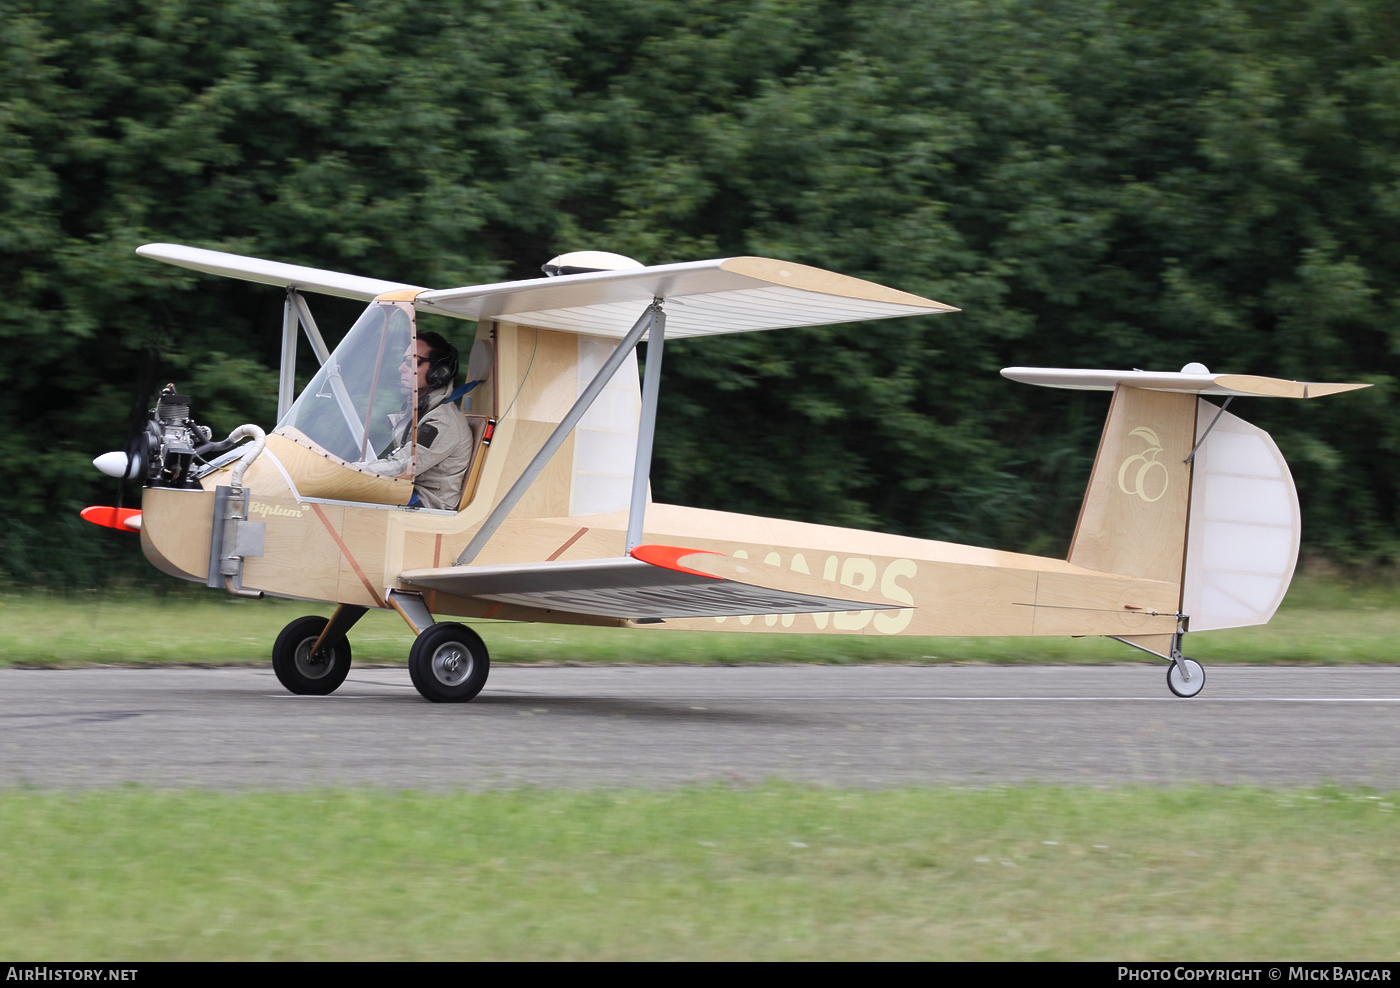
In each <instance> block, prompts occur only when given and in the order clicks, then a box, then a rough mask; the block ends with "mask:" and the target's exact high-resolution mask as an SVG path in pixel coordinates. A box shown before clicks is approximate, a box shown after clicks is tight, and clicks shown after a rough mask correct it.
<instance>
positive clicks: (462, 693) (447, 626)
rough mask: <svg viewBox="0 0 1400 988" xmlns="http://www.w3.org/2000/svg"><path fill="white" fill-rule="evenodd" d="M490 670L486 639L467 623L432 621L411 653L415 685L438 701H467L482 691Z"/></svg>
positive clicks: (410, 671)
mask: <svg viewBox="0 0 1400 988" xmlns="http://www.w3.org/2000/svg"><path fill="white" fill-rule="evenodd" d="M490 672H491V658H490V656H489V655H487V654H486V643H485V642H483V641H482V640H481V636H480V635H478V634H477V633H476V632H475V631H473V630H472V629H471V628H468V627H467V626H466V625H464V624H455V623H451V622H443V623H439V624H434V625H432V626H431V627H429V628H427V629H426V630H425V631H423V633H422V634H420V635H419V636H418V637H417V638H415V639H414V640H413V649H412V650H411V651H410V652H409V653H408V674H409V676H410V677H412V679H413V685H414V686H416V687H417V688H418V692H419V693H422V694H423V696H424V697H425V698H427V699H429V700H432V701H433V702H434V703H466V702H467V701H468V700H470V699H471V698H472V697H474V696H476V695H477V694H478V693H480V692H481V688H482V687H483V686H485V685H486V677H487V676H488V675H489V674H490Z"/></svg>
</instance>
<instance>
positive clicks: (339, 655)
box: [272, 615, 350, 696]
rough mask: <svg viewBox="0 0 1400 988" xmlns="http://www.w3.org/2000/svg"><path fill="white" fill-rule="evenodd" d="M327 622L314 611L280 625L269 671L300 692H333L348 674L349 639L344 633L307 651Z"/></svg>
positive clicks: (284, 683) (320, 694)
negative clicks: (312, 650) (318, 648)
mask: <svg viewBox="0 0 1400 988" xmlns="http://www.w3.org/2000/svg"><path fill="white" fill-rule="evenodd" d="M327 623H328V622H327V620H326V619H325V618H323V617H316V616H314V615H313V616H310V617H301V618H297V619H296V620H295V621H293V622H292V623H291V624H289V625H287V626H286V627H285V628H283V629H282V633H281V634H280V635H278V636H277V642H276V644H274V645H273V646H272V671H273V672H275V673H277V680H278V682H280V683H281V684H282V685H283V686H285V687H287V689H288V690H290V691H291V692H293V693H296V694H298V695H300V696H326V695H327V694H329V693H334V692H335V691H336V689H338V688H339V686H340V684H341V683H343V682H345V677H346V676H348V675H350V643H349V642H348V641H346V640H345V636H344V635H342V636H341V637H340V638H338V639H336V640H335V641H329V642H327V643H326V644H325V645H323V646H322V648H321V651H320V653H319V654H317V655H312V654H311V646H313V645H315V644H316V639H317V638H319V637H321V632H322V631H324V630H325V628H326V625H327Z"/></svg>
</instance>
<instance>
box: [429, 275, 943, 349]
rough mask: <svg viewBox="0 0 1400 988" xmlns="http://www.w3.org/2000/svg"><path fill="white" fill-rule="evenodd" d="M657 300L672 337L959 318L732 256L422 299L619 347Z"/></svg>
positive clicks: (914, 300)
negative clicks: (610, 340) (909, 318)
mask: <svg viewBox="0 0 1400 988" xmlns="http://www.w3.org/2000/svg"><path fill="white" fill-rule="evenodd" d="M652 299H663V300H664V301H665V302H666V335H667V336H668V337H680V336H708V335H711V334H715V333H744V332H751V331H753V330H759V329H782V328H788V327H795V326H820V325H825V324H827V323H841V322H859V321H861V320H864V319H891V318H895V317H898V316H921V315H928V314H930V313H935V312H957V311H958V310H957V309H955V308H953V306H951V305H944V304H943V303H942V302H935V301H933V300H932V299H927V298H921V297H920V296H918V295H910V294H909V293H908V292H901V291H896V290H895V289H893V288H886V287H884V286H883V285H877V284H875V283H874V282H870V281H862V280H860V279H859V278H849V277H847V276H846V275H841V274H834V273H832V272H830V271H823V270H821V269H820V268H812V267H808V266H807V265H805V264H793V263H792V262H790V261H775V260H772V259H771V258H766V257H730V258H719V259H717V260H711V261H689V262H686V263H684V264H658V265H654V266H652V267H644V268H636V269H632V270H626V271H597V272H591V273H588V274H573V275H564V276H561V277H558V278H535V279H532V280H529V281H511V282H503V283H501V284H498V285H479V286H476V287H473V288H448V289H444V290H443V291H435V292H424V293H422V294H421V295H419V296H418V297H417V298H416V299H415V300H414V303H415V304H416V305H417V306H418V308H420V309H422V310H423V311H425V312H441V313H443V314H444V315H455V316H459V317H461V318H463V319H504V320H506V321H509V322H518V323H522V324H524V325H527V326H539V327H541V328H543V329H557V330H562V331H564V332H568V333H583V334H587V335H590V336H611V337H615V338H620V337H622V336H624V335H626V333H627V328H628V327H629V326H631V325H632V323H633V321H634V320H636V318H637V316H638V315H639V314H640V313H641V311H642V309H643V308H644V307H645V306H646V305H647V304H648V303H649V302H651V301H652Z"/></svg>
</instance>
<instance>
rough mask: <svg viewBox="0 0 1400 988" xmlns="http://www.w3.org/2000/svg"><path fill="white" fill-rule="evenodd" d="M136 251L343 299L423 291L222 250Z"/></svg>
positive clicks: (170, 247) (164, 247) (157, 247)
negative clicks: (227, 252) (406, 291)
mask: <svg viewBox="0 0 1400 988" xmlns="http://www.w3.org/2000/svg"><path fill="white" fill-rule="evenodd" d="M136 253H137V254H139V255H140V256H141V257H148V258H150V259H151V260H153V261H164V262H165V263H166V264H173V265H175V266H176V267H180V268H189V269H190V270H191V271H201V272H203V273H204V274H217V275H222V276H223V277H225V278H237V279H239V280H240V281H253V282H257V283H258V284H259V285H276V286H278V287H279V288H295V289H297V290H298V291H303V292H318V293H320V294H322V295H339V296H340V297H341V298H357V299H362V300H364V301H366V302H368V301H369V300H370V299H373V298H375V297H376V296H379V295H383V294H384V293H385V292H398V291H404V290H408V291H421V290H422V289H419V288H417V287H416V286H414V285H404V284H401V283H400V282H397V281H384V280H383V279H380V278H361V277H360V276H359V275H354V274H341V273H340V272H339V271H326V270H323V269H321V268H308V267H303V266H302V265H300V264H283V263H282V262H281V261H265V260H263V259H261V258H258V257H244V256H243V255H241V254H226V253H224V252H223V251H219V250H204V249H202V248H199V247H184V246H181V245H180V244H146V245H145V246H144V247H137V248H136Z"/></svg>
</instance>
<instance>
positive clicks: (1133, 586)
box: [1032, 573, 1180, 635]
mask: <svg viewBox="0 0 1400 988" xmlns="http://www.w3.org/2000/svg"><path fill="white" fill-rule="evenodd" d="M1179 593H1180V591H1179V589H1178V587H1177V586H1176V585H1175V584H1171V583H1165V582H1158V581H1146V580H1116V579H1113V578H1111V577H1094V576H1078V575H1068V574H1059V573H1042V574H1040V576H1039V578H1038V579H1037V581H1036V595H1035V605H1036V606H1035V608H1034V610H1035V630H1034V631H1033V632H1032V633H1033V634H1036V635H1131V634H1139V635H1141V634H1152V633H1154V632H1160V633H1170V632H1172V631H1174V630H1176V601H1177V597H1178V594H1179ZM1154 612H1155V613H1154Z"/></svg>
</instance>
